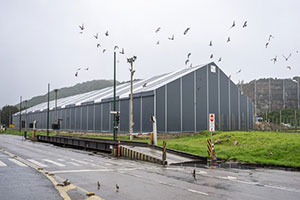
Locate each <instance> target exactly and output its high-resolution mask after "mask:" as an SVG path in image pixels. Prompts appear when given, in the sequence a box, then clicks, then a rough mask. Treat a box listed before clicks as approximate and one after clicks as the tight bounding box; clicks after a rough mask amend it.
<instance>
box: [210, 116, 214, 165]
mask: <svg viewBox="0 0 300 200" xmlns="http://www.w3.org/2000/svg"><path fill="white" fill-rule="evenodd" d="M209 132H210V137H211V139H210V141H211V161H212V165H213V162H214V160H215V158H214V157H215V152H214V151H215V150H214V143H213V132H215V114H213V113H210V114H209Z"/></svg>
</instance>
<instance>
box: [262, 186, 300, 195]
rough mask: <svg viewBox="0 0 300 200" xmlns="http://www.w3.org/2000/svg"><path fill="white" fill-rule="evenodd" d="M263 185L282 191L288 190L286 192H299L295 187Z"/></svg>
mask: <svg viewBox="0 0 300 200" xmlns="http://www.w3.org/2000/svg"><path fill="white" fill-rule="evenodd" d="M264 187H267V188H273V189H278V190H284V191H288V192H298V193H300V190H297V189H295V188H285V187H282V186H275V185H264Z"/></svg>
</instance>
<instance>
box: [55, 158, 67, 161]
mask: <svg viewBox="0 0 300 200" xmlns="http://www.w3.org/2000/svg"><path fill="white" fill-rule="evenodd" d="M57 160H58V161H61V162H65V160H64V159H60V158H59V159H57Z"/></svg>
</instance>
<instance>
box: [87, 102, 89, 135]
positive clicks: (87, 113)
mask: <svg viewBox="0 0 300 200" xmlns="http://www.w3.org/2000/svg"><path fill="white" fill-rule="evenodd" d="M86 130H89V105H86Z"/></svg>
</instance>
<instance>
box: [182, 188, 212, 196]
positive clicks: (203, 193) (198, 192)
mask: <svg viewBox="0 0 300 200" xmlns="http://www.w3.org/2000/svg"><path fill="white" fill-rule="evenodd" d="M187 190H188V191H190V192H193V193H197V194H202V195H206V196H208V194H207V193H205V192H200V191H197V190H193V189H187Z"/></svg>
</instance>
